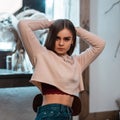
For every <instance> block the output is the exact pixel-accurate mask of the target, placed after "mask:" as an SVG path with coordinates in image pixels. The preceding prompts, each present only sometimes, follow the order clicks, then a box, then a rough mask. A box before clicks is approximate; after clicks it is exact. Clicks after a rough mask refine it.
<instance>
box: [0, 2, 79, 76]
mask: <svg viewBox="0 0 120 120" xmlns="http://www.w3.org/2000/svg"><path fill="white" fill-rule="evenodd" d="M11 6H12V7H11ZM78 11H79V0H76V2H74V0H60V1H58V0H42V1H40V0H35V1H33V0H9V1H8V0H4V1H0V60H1V61H0V71H1V72H0V74H8V73H13V74H15V73H28V74H29V73H32V71H33V69H32V65H31V63H30V61H29V59H28V56H27V54H26V52H25V50H24V48H23V46H22V43H21V42H20V41H21V40H20V37H19V35H18V33H17V23H18V21H19V20H20V19H26V18H28V19H41V18H42V17H45V16H46V17H47V18H48V19H58V18H68V19H71V21H72V22H73V23H74V24H75V25H76V26H78V25H79V12H78ZM74 13H78V14H76V15H74ZM44 15H45V16H44ZM73 15H74V17H73ZM44 32H45V31H39V30H38V31H35V34H36V36H37V37H38V39H39V41H40V43H41V44H44V40H45V35H46V34H43V33H44ZM41 34H43V35H41ZM74 53H79V44H77V47H76V49H75V52H74ZM28 66H29V67H28Z"/></svg>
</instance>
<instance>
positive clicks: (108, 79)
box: [90, 0, 120, 112]
mask: <svg viewBox="0 0 120 120" xmlns="http://www.w3.org/2000/svg"><path fill="white" fill-rule="evenodd" d="M117 1H118V0H91V10H90V15H91V16H90V25H91V26H90V27H91V31H92V32H94V33H96V34H98V35H99V36H101V37H102V38H103V39H105V41H106V47H105V49H104V51H103V52H102V54H101V55H100V56H99V57H98V58H97V59H96V60H95V61H94V62H93V63H92V64H91V66H90V112H100V111H112V110H118V106H117V104H116V102H115V101H116V99H117V98H120V46H119V49H118V52H117V54H115V52H116V50H117V46H118V43H119V42H120V4H119V5H116V6H115V7H113V9H112V10H111V11H110V12H109V13H107V14H105V12H106V11H107V10H108V9H109V8H110V7H111V6H112V4H113V3H115V2H117Z"/></svg>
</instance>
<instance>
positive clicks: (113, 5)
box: [105, 0, 120, 14]
mask: <svg viewBox="0 0 120 120" xmlns="http://www.w3.org/2000/svg"><path fill="white" fill-rule="evenodd" d="M119 3H120V0H119V1H117V2H115V3H113V4H112V6H111V7H110V8H109V9H108V10H107V11H106V12H105V14H107V13H108V12H110V10H111V9H113V7H115V5H117V4H119Z"/></svg>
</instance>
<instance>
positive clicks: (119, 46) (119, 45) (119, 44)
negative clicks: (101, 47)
mask: <svg viewBox="0 0 120 120" xmlns="http://www.w3.org/2000/svg"><path fill="white" fill-rule="evenodd" d="M119 48H120V40H119V43H118V45H117V48H116V51H115V55H114V57H115V58H116V57H117V53H118V50H119Z"/></svg>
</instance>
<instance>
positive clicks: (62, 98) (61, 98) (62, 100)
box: [43, 94, 74, 107]
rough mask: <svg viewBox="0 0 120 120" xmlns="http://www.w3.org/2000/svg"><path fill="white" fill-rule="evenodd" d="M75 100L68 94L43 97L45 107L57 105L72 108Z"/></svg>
mask: <svg viewBox="0 0 120 120" xmlns="http://www.w3.org/2000/svg"><path fill="white" fill-rule="evenodd" d="M73 99H74V98H73V96H71V95H66V94H46V95H44V96H43V105H47V104H55V103H56V104H63V105H66V106H69V107H71V106H72V102H73Z"/></svg>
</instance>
